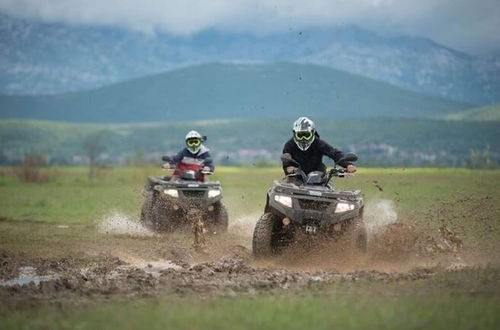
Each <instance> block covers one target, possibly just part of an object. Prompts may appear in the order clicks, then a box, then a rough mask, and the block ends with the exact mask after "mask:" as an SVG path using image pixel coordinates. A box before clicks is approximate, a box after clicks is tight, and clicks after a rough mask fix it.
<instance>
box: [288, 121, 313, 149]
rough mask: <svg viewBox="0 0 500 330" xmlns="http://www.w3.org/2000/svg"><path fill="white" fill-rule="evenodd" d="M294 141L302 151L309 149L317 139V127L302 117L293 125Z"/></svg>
mask: <svg viewBox="0 0 500 330" xmlns="http://www.w3.org/2000/svg"><path fill="white" fill-rule="evenodd" d="M292 130H293V140H294V141H295V144H296V145H297V147H299V149H300V150H302V151H305V150H307V149H309V147H310V146H311V144H312V143H313V142H314V139H315V137H316V126H315V125H314V122H313V121H312V120H311V119H309V118H307V117H300V118H299V119H297V120H296V121H295V122H294V123H293V128H292Z"/></svg>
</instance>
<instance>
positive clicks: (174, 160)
mask: <svg viewBox="0 0 500 330" xmlns="http://www.w3.org/2000/svg"><path fill="white" fill-rule="evenodd" d="M182 158H184V149H182V150H181V151H179V152H178V153H177V155H175V156H174V157H172V160H171V161H170V162H169V163H170V165H176V164H178V163H180V162H181V160H182Z"/></svg>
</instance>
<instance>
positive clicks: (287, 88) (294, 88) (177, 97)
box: [0, 63, 467, 123]
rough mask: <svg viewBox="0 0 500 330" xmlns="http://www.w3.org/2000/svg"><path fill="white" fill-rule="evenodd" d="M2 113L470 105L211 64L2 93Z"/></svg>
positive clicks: (85, 117) (330, 73) (155, 117)
mask: <svg viewBox="0 0 500 330" xmlns="http://www.w3.org/2000/svg"><path fill="white" fill-rule="evenodd" d="M0 104H1V108H0V118H29V119H44V120H60V121H72V122H102V123H106V122H108V123H110V122H145V121H151V122H154V121H186V120H201V119H227V118H234V119H236V118H243V119H251V118H254V119H278V118H289V119H291V118H294V117H297V116H300V115H308V116H311V117H313V118H316V119H320V118H324V119H359V118H380V117H386V118H433V117H442V116H444V115H446V114H449V113H454V112H457V111H459V110H460V109H463V108H466V107H467V106H465V105H464V104H460V103H457V102H452V101H447V100H444V99H440V98H435V97H429V96H422V95H419V94H416V93H413V92H410V91H407V90H403V89H400V88H397V87H394V86H392V85H389V84H386V83H382V82H378V81H375V80H371V79H368V78H363V77H360V76H355V75H351V74H348V73H345V72H341V71H337V70H334V69H330V68H327V67H321V66H316V65H306V64H292V63H278V64H255V65H250V64H245V65H244V64H209V65H208V64H207V65H200V66H194V67H189V68H185V69H180V70H176V71H171V72H167V73H163V74H158V75H153V76H148V77H145V78H140V79H135V80H131V81H128V82H125V83H119V84H115V85H111V86H107V87H103V88H100V89H96V90H91V91H85V92H79V93H67V94H59V95H52V96H50V95H48V96H9V95H3V96H0Z"/></svg>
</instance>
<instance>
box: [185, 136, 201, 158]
mask: <svg viewBox="0 0 500 330" xmlns="http://www.w3.org/2000/svg"><path fill="white" fill-rule="evenodd" d="M185 139H186V147H187V150H188V151H189V152H190V153H192V154H193V155H195V154H197V153H198V151H200V149H201V145H202V141H203V136H201V134H200V133H198V132H197V131H189V132H188V133H187V134H186V138H185Z"/></svg>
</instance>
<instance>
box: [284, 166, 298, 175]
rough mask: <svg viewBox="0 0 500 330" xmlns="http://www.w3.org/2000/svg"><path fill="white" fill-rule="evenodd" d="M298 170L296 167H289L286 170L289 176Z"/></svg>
mask: <svg viewBox="0 0 500 330" xmlns="http://www.w3.org/2000/svg"><path fill="white" fill-rule="evenodd" d="M296 169H297V168H296V167H295V166H287V168H286V172H287V173H288V174H292V173H294V172H295V170H296Z"/></svg>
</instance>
